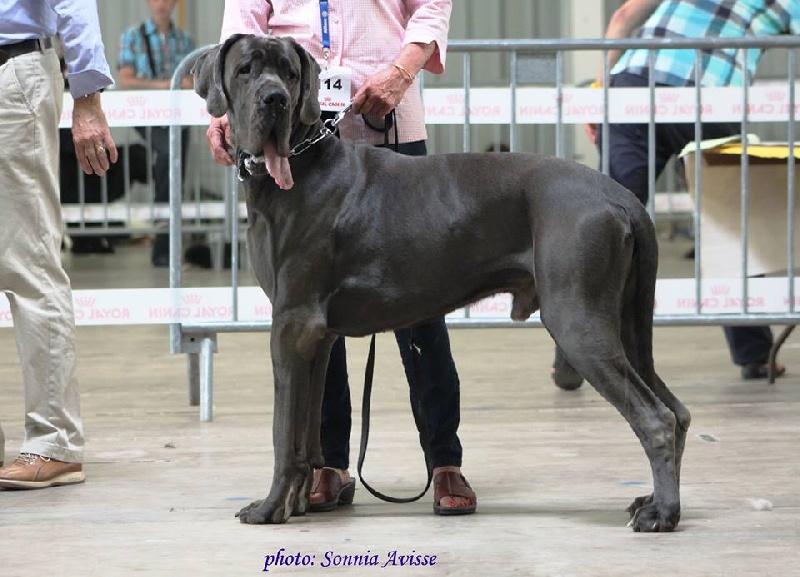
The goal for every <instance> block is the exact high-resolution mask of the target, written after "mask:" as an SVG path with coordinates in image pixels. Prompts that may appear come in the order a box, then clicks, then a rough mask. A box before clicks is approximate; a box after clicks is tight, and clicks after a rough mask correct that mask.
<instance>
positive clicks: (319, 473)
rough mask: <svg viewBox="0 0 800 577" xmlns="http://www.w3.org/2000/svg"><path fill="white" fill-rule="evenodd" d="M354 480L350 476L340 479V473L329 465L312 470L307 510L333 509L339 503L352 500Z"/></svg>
mask: <svg viewBox="0 0 800 577" xmlns="http://www.w3.org/2000/svg"><path fill="white" fill-rule="evenodd" d="M355 492H356V480H355V479H353V478H352V477H351V478H350V479H349V480H348V481H342V477H341V475H339V473H338V472H337V471H336V470H335V469H331V468H330V467H323V468H322V469H317V470H316V471H314V484H313V485H312V486H311V496H310V497H309V502H308V510H309V511H311V512H312V513H323V512H327V511H334V510H336V507H338V506H339V505H349V504H351V503H352V502H353V496H354V495H355Z"/></svg>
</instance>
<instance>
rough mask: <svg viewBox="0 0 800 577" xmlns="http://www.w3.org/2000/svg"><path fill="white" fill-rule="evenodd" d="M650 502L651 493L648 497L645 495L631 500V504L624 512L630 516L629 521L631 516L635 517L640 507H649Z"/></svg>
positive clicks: (651, 499) (651, 498)
mask: <svg viewBox="0 0 800 577" xmlns="http://www.w3.org/2000/svg"><path fill="white" fill-rule="evenodd" d="M652 502H653V494H652V493H650V494H649V495H645V496H644V497H636V498H635V499H634V500H633V503H631V504H630V505H628V508H627V509H625V510H626V511H627V512H628V514H629V515H630V516H631V519H633V516H634V515H636V511H638V510H639V509H641V508H642V507H644V506H646V505H649V504H650V503H652Z"/></svg>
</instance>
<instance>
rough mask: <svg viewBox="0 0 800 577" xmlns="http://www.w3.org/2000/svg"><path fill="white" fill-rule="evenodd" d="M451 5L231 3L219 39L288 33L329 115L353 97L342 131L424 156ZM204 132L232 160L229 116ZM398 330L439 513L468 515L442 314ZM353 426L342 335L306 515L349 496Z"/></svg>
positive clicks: (320, 0) (427, 0)
mask: <svg viewBox="0 0 800 577" xmlns="http://www.w3.org/2000/svg"><path fill="white" fill-rule="evenodd" d="M451 10H452V4H451V1H450V0H383V1H380V2H378V1H376V0H328V1H325V0H226V2H225V11H224V16H223V22H222V34H221V36H222V38H221V40H222V41H224V40H225V39H226V38H228V37H229V36H231V35H232V34H236V33H243V34H270V35H273V36H291V37H292V38H294V39H295V40H297V41H298V42H299V43H300V44H301V45H302V46H303V47H304V48H305V49H306V50H308V51H309V52H310V53H311V54H312V55H313V56H314V58H316V60H317V62H318V63H319V64H320V67H321V68H322V74H321V76H320V78H321V83H320V86H321V90H320V104H321V108H322V110H323V118H325V117H332V116H333V115H334V114H335V113H336V112H337V111H338V110H340V109H342V108H344V106H345V105H346V104H348V103H349V102H351V101H352V104H353V109H352V111H351V112H349V113H348V114H347V115H346V116H345V117H344V119H343V120H342V122H341V123H340V124H339V125H338V130H339V136H340V137H341V138H345V139H348V140H353V141H357V142H363V143H368V144H375V145H379V146H389V147H391V148H393V149H395V150H397V151H398V152H399V153H401V154H409V155H425V154H426V152H427V151H426V146H425V141H426V139H427V133H426V130H425V118H424V109H423V106H422V98H421V94H420V90H419V86H418V84H417V74H418V73H419V72H420V71H421V70H423V69H424V70H427V71H429V72H432V73H434V74H441V73H442V72H443V71H444V65H445V56H446V52H447V33H448V30H449V26H450V13H451ZM323 22H325V24H326V27H327V30H328V33H327V34H323ZM395 135H396V142H395ZM206 138H207V140H208V143H209V146H210V148H211V151H212V154H213V156H214V160H215V161H216V162H218V163H220V164H223V165H227V166H232V165H233V163H234V160H233V158H232V156H231V154H230V152H229V150H230V128H229V124H228V121H227V118H225V117H223V118H219V119H216V118H215V119H212V121H211V124H210V126H209V128H208V131H207V133H206ZM395 336H396V340H397V344H398V346H399V348H400V355H401V358H402V361H403V367H404V369H405V373H406V378H407V380H408V383H409V391H410V395H409V396H410V399H411V408H412V411H413V413H414V418H415V421H416V422H417V428H418V429H419V430H420V444H421V445H422V447H423V449H424V450H425V452H426V461H427V462H428V465H429V466H430V467H433V479H434V504H433V509H434V512H435V513H437V514H441V515H458V514H468V513H473V512H475V509H476V506H477V498H476V497H475V493H474V491H473V490H472V489H471V487H470V486H469V483H467V481H466V479H465V478H464V476H463V475H462V474H461V460H462V448H461V443H460V441H459V439H458V434H457V430H458V425H459V421H460V406H459V403H460V400H459V379H458V373H457V371H456V367H455V363H454V362H453V357H452V354H451V351H450V340H449V337H448V334H447V328H446V326H445V322H444V319H443V318H440V319H436V320H434V321H431V322H427V323H424V324H422V325H419V326H416V327H414V328H413V329H410V330H409V329H405V330H398V331H395ZM414 357H416V358H414ZM412 367H413V368H412ZM415 377H416V378H415ZM350 429H351V403H350V388H349V384H348V378H347V361H346V353H345V343H344V338H339V339H338V340H337V341H336V343H335V344H334V347H333V350H332V351H331V358H330V362H329V365H328V373H327V377H326V382H325V395H324V399H323V407H322V430H321V443H322V452H323V456H324V458H325V467H324V468H322V469H319V470H317V471H315V472H314V483H313V488H312V493H311V500H310V510H311V511H317V512H320V511H332V510H334V509H336V507H337V506H338V505H344V504H350V503H352V500H353V494H354V489H355V479H354V478H353V477H351V476H350V474H349V473H348V467H349V453H350ZM423 431H424V432H423Z"/></svg>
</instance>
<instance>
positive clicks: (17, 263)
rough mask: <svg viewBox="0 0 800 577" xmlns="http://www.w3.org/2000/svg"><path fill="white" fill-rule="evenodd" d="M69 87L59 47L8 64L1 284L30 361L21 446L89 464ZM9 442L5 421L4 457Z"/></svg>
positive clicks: (0, 183)
mask: <svg viewBox="0 0 800 577" xmlns="http://www.w3.org/2000/svg"><path fill="white" fill-rule="evenodd" d="M63 94H64V82H63V79H62V77H61V72H60V69H59V63H58V58H57V57H56V54H55V52H54V51H53V50H47V51H45V52H44V53H42V52H39V51H36V52H32V53H30V54H25V55H22V56H18V57H16V58H12V59H11V60H9V61H8V62H6V63H5V64H4V65H2V66H0V290H2V291H3V292H4V293H5V295H6V296H7V297H8V300H9V302H10V305H11V313H12V316H13V319H14V331H15V336H16V340H17V351H18V353H19V358H20V364H21V366H22V381H23V386H24V397H25V439H24V441H23V444H22V447H21V449H20V452H23V453H35V454H38V455H42V456H45V457H52V458H54V459H58V460H60V461H70V462H81V461H82V459H83V426H82V424H81V420H80V416H79V411H80V405H79V397H78V378H77V373H76V365H75V318H74V313H73V309H72V289H71V287H70V283H69V278H68V277H67V273H66V272H65V271H64V267H63V266H62V265H61V236H62V232H61V231H62V220H61V206H60V203H59V189H58V122H59V119H60V117H61V108H62V98H63ZM0 386H8V384H7V383H6V384H3V383H0ZM4 442H5V438H4V436H3V431H2V428H0V460H3V458H4ZM8 464H9V463H6V465H8Z"/></svg>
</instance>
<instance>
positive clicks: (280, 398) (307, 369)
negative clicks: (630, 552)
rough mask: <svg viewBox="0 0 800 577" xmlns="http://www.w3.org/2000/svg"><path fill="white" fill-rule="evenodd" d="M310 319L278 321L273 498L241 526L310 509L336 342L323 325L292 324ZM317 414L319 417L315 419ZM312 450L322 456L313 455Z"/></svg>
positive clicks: (242, 516)
mask: <svg viewBox="0 0 800 577" xmlns="http://www.w3.org/2000/svg"><path fill="white" fill-rule="evenodd" d="M311 317H312V315H309V314H308V311H303V312H302V313H301V312H297V311H295V312H294V314H283V315H280V314H276V315H275V317H274V320H273V324H272V331H271V341H270V345H271V346H270V349H271V353H272V369H273V376H274V379H275V410H274V414H273V422H272V441H273V446H274V450H275V467H274V471H273V478H272V486H271V488H270V492H269V495H268V496H267V498H266V499H264V500H262V501H255V502H254V503H251V504H250V505H248V506H247V507H244V508H243V509H242V510H241V511H239V513H238V514H237V517H239V520H240V521H241V522H242V523H250V524H263V523H284V522H286V521H287V520H288V519H289V516H290V515H291V514H292V513H298V514H299V513H302V512H304V511H305V505H304V503H305V502H306V495H307V494H308V491H309V484H310V482H311V481H310V479H311V475H312V470H311V464H310V460H311V459H312V458H313V459H317V458H318V457H319V451H318V447H319V419H320V411H321V406H322V387H323V386H324V375H325V366H326V365H327V355H328V353H329V352H330V345H331V343H332V340H331V339H330V337H329V336H328V335H327V334H326V332H325V328H324V325H323V324H322V323H301V322H293V320H292V319H297V318H300V319H308V318H311ZM287 319H288V320H287ZM320 357H323V358H320ZM312 413H313V414H314V415H316V418H315V419H314V418H310V417H311V415H312ZM310 421H314V422H316V425H315V424H314V423H313V422H310ZM309 448H312V450H313V451H315V452H316V453H317V454H315V455H309V453H308V451H309Z"/></svg>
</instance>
